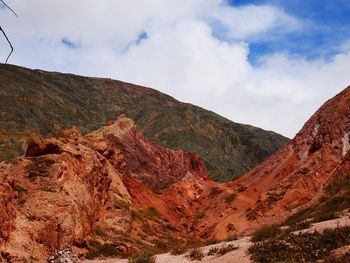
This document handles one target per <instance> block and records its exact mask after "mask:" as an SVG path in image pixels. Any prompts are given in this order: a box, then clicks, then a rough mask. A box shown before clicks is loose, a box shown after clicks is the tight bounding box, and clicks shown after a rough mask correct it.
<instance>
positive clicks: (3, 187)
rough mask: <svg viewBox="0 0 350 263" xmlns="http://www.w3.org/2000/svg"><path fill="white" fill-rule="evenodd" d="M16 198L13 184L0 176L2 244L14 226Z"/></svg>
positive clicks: (0, 237) (0, 242) (0, 230)
mask: <svg viewBox="0 0 350 263" xmlns="http://www.w3.org/2000/svg"><path fill="white" fill-rule="evenodd" d="M0 166H1V164H0ZM14 199H15V193H14V191H13V190H12V187H11V185H10V184H9V183H8V182H7V181H5V180H4V178H2V177H0V245H1V244H2V243H3V242H6V241H7V240H8V239H9V237H10V233H11V231H12V230H13V227H14V219H15V215H16V208H15V206H14V204H13V201H14Z"/></svg>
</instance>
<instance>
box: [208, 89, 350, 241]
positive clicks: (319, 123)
mask: <svg viewBox="0 0 350 263" xmlns="http://www.w3.org/2000/svg"><path fill="white" fill-rule="evenodd" d="M349 135H350V87H348V88H347V89H345V90H344V91H343V92H341V93H340V94H338V95H337V96H335V97H334V98H332V99H331V100H329V101H327V102H326V103H325V104H324V105H323V106H322V107H321V108H320V109H319V110H318V111H317V112H316V113H315V114H314V115H313V116H312V117H311V118H310V119H309V121H308V122H307V123H306V124H305V125H304V127H303V128H302V130H301V131H300V132H299V133H298V134H297V135H296V136H295V138H294V139H293V140H292V141H290V142H289V143H288V144H287V145H286V146H284V147H283V148H282V149H281V150H279V151H278V152H276V153H275V154H273V155H272V156H271V157H269V158H268V159H267V160H266V161H264V162H263V163H261V164H260V165H258V166H257V167H256V168H254V169H252V170H251V171H249V172H248V173H247V174H245V175H244V176H242V177H241V178H239V179H238V180H236V181H233V182H231V183H229V184H228V186H229V187H230V188H231V189H233V190H235V191H236V192H237V195H238V196H237V199H236V201H234V202H233V204H232V205H230V206H227V205H225V204H224V202H222V200H223V199H224V196H223V195H221V196H219V197H218V198H217V199H216V200H215V201H214V200H213V202H214V203H215V204H216V205H215V208H214V209H213V210H212V211H208V216H209V217H210V218H211V219H210V220H209V221H211V222H212V223H213V227H214V228H215V230H214V231H213V233H215V235H216V236H217V237H218V238H225V237H226V236H227V226H228V225H229V224H233V225H234V226H235V228H236V229H238V230H239V232H247V231H249V230H251V229H253V228H255V227H256V226H257V225H259V224H263V223H265V224H270V223H272V222H280V221H281V220H283V219H284V218H286V217H287V216H288V215H290V214H291V212H289V211H290V210H291V209H293V208H298V207H300V206H301V205H305V204H307V203H308V202H310V201H312V200H313V199H314V200H317V199H318V197H319V196H320V195H321V194H322V193H323V191H324V188H325V187H326V186H327V185H328V184H330V183H331V182H332V181H333V180H334V178H336V177H340V176H346V175H348V173H349V171H350V169H349V168H350V166H349V149H350V144H349ZM233 208H234V209H233ZM217 211H224V212H222V214H223V215H224V217H223V220H222V221H221V222H219V223H218V224H216V222H217V219H216V218H215V213H217ZM293 211H295V209H294V210H293Z"/></svg>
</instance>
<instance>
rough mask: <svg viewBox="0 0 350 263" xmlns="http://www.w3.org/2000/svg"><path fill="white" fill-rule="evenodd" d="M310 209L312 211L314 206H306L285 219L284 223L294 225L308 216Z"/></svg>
mask: <svg viewBox="0 0 350 263" xmlns="http://www.w3.org/2000/svg"><path fill="white" fill-rule="evenodd" d="M310 211H312V208H305V209H302V210H299V211H298V212H296V213H295V214H293V215H291V216H290V217H288V218H287V219H286V220H285V221H284V224H285V225H287V226H290V225H294V224H296V223H298V222H300V221H302V220H305V219H306V218H307V217H308V214H309V212H310Z"/></svg>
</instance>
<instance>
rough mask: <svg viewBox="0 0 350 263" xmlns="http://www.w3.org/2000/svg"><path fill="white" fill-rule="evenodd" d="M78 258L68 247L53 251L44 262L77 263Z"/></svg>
mask: <svg viewBox="0 0 350 263" xmlns="http://www.w3.org/2000/svg"><path fill="white" fill-rule="evenodd" d="M77 262H79V258H78V256H77V254H75V253H73V252H72V249H71V248H70V247H67V248H64V249H62V250H59V251H54V252H53V253H52V254H51V255H50V256H49V257H48V259H47V260H46V263H77Z"/></svg>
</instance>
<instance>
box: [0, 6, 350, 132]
mask: <svg viewBox="0 0 350 263" xmlns="http://www.w3.org/2000/svg"><path fill="white" fill-rule="evenodd" d="M9 3H10V4H11V5H13V7H14V8H15V9H16V11H17V13H19V15H20V18H19V19H16V18H15V17H13V16H11V14H10V13H8V12H5V11H4V10H0V12H1V17H0V24H1V25H3V26H4V27H5V28H6V29H7V32H8V34H9V36H10V37H11V39H12V41H13V43H14V44H15V48H16V49H15V53H14V55H13V57H12V58H11V61H10V62H12V63H15V64H19V65H23V66H28V67H35V68H43V69H48V70H56V71H65V72H72V73H77V74H83V75H92V76H107V77H112V78H115V79H120V80H124V81H129V82H134V83H137V84H141V85H146V86H151V87H153V88H156V89H159V90H160V91H163V92H165V93H168V94H170V95H172V96H174V97H175V98H177V99H180V100H182V101H185V102H190V103H193V104H197V105H200V106H202V107H205V108H207V109H210V110H213V111H215V112H217V113H219V114H222V115H224V116H226V117H228V118H230V119H231V120H233V121H236V122H243V123H249V124H252V125H255V126H259V127H262V128H265V129H270V130H274V131H277V132H280V133H282V134H284V135H287V136H293V135H294V134H295V133H296V132H297V131H298V129H300V128H301V126H302V124H303V123H304V122H305V121H306V120H307V118H308V117H310V115H311V114H312V113H313V112H314V111H315V110H316V109H317V107H319V106H320V105H321V103H322V102H324V101H325V100H326V99H327V98H329V97H331V96H333V95H335V94H336V93H337V92H338V91H340V90H341V89H342V88H344V87H345V86H346V85H347V84H348V82H349V77H348V72H346V71H347V69H348V68H350V54H349V53H347V50H345V49H343V53H341V54H339V55H337V56H335V57H334V58H333V59H332V60H328V61H325V60H318V61H311V62H310V61H307V60H306V59H304V58H296V57H291V56H288V54H281V53H277V54H273V55H270V56H267V57H264V58H262V59H261V64H260V66H252V65H251V64H250V63H249V61H248V54H249V41H250V40H251V39H257V38H260V37H262V38H265V37H266V36H267V35H268V36H269V37H271V35H278V34H283V33H285V32H290V31H293V30H300V28H302V26H303V22H302V21H299V20H298V19H296V18H294V17H292V16H291V15H288V14H287V13H285V12H283V11H282V10H280V9H278V8H276V7H273V6H264V5H262V6H252V5H250V6H245V7H238V8H233V7H230V6H228V5H226V3H225V2H224V1H221V0H191V1H190V0H178V1H172V0H149V1H137V0H128V1H122V0H113V1H112V0H105V1H99V2H96V1H91V0H85V1H82V0H81V1H68V0H62V1H54V0H30V1H29V0H21V1H12V2H9ZM214 20H215V21H219V22H220V23H221V25H222V26H223V27H224V28H225V30H226V34H227V37H228V38H229V39H230V41H229V42H226V41H223V40H222V39H217V38H216V37H215V36H214V35H215V34H214V33H216V32H213V30H214V31H215V30H217V28H213V27H212V23H213V21H214ZM142 32H147V35H148V38H147V39H143V40H142V41H141V42H140V43H138V44H137V43H136V39H137V38H138V36H139V34H140V33H142ZM62 38H68V39H69V40H70V41H73V42H76V43H79V44H80V45H79V48H78V49H70V48H68V47H66V46H64V45H63V44H62V43H61V40H62ZM0 45H1V46H0V48H1V50H0V56H1V57H6V55H7V53H6V52H7V51H8V50H7V47H6V43H5V42H4V41H2V42H0ZM344 45H345V44H344Z"/></svg>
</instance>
